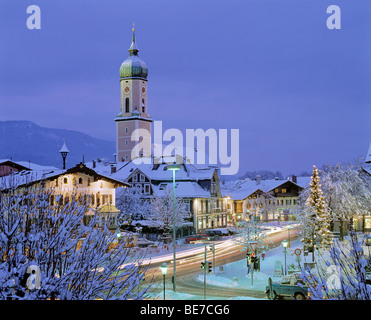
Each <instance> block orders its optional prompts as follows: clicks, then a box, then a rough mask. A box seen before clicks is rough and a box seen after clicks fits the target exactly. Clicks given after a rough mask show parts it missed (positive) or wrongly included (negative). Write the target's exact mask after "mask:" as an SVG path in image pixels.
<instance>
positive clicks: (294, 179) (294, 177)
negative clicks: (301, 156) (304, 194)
mask: <svg viewBox="0 0 371 320" xmlns="http://www.w3.org/2000/svg"><path fill="white" fill-rule="evenodd" d="M292 182H294V183H297V182H298V179H297V177H296V176H295V175H292Z"/></svg>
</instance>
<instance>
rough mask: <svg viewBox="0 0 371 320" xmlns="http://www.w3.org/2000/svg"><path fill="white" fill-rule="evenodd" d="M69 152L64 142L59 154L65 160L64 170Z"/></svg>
mask: <svg viewBox="0 0 371 320" xmlns="http://www.w3.org/2000/svg"><path fill="white" fill-rule="evenodd" d="M69 152H70V151H69V150H68V149H67V146H66V143H65V142H63V146H62V148H61V150H59V153H60V154H61V155H62V158H63V170H65V169H66V157H67V154H68V153H69Z"/></svg>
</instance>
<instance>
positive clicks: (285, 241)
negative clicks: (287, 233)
mask: <svg viewBox="0 0 371 320" xmlns="http://www.w3.org/2000/svg"><path fill="white" fill-rule="evenodd" d="M288 244H289V243H288V241H287V240H286V239H285V240H283V241H282V246H283V253H284V254H285V275H286V274H287V271H286V254H287V245H288Z"/></svg>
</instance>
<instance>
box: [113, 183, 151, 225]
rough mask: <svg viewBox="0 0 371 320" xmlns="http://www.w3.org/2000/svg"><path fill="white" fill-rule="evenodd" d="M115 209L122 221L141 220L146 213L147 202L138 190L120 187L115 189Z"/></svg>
mask: <svg viewBox="0 0 371 320" xmlns="http://www.w3.org/2000/svg"><path fill="white" fill-rule="evenodd" d="M116 207H117V209H119V210H120V211H121V214H120V218H122V219H123V220H126V221H129V220H130V219H132V220H142V219H144V218H145V217H146V215H147V213H148V200H147V199H144V198H143V194H142V191H141V190H140V189H139V188H136V187H131V188H123V187H120V188H117V189H116Z"/></svg>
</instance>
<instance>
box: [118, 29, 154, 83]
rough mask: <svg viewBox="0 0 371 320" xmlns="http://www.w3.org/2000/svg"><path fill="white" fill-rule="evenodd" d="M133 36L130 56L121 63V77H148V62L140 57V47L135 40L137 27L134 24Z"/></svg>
mask: <svg viewBox="0 0 371 320" xmlns="http://www.w3.org/2000/svg"><path fill="white" fill-rule="evenodd" d="M132 30H133V38H132V41H131V45H130V48H129V50H128V51H129V53H130V56H129V57H128V58H127V59H126V60H125V61H124V62H123V63H122V64H121V67H120V78H121V79H125V78H141V79H147V76H148V68H147V65H146V63H145V62H144V61H143V60H141V59H140V58H139V57H138V52H139V50H138V47H137V45H136V42H135V28H134V26H133V29H132Z"/></svg>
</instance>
